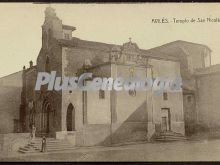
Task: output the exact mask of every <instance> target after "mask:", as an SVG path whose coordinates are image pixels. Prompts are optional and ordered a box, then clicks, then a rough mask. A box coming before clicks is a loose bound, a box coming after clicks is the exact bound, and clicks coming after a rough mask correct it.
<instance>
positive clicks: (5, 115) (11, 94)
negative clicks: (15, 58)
mask: <svg viewBox="0 0 220 165" xmlns="http://www.w3.org/2000/svg"><path fill="white" fill-rule="evenodd" d="M21 90H22V71H20V72H16V73H14V74H11V75H8V76H5V77H2V78H0V97H1V100H0V133H12V132H19V107H20V102H21V98H20V97H21Z"/></svg>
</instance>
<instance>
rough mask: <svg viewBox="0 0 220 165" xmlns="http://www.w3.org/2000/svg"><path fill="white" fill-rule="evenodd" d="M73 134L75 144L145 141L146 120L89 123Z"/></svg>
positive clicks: (99, 144) (100, 144) (102, 144)
mask: <svg viewBox="0 0 220 165" xmlns="http://www.w3.org/2000/svg"><path fill="white" fill-rule="evenodd" d="M75 135H76V137H75V140H76V145H77V146H94V145H98V146H108V145H112V144H117V143H124V142H136V141H144V140H146V141H147V139H148V137H147V122H125V123H114V124H112V125H111V124H90V125H87V126H85V127H84V128H83V130H82V131H76V132H75Z"/></svg>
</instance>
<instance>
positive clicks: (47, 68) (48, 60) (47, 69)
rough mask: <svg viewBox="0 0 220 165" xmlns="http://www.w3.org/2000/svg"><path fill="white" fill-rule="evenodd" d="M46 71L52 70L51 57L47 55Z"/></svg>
mask: <svg viewBox="0 0 220 165" xmlns="http://www.w3.org/2000/svg"><path fill="white" fill-rule="evenodd" d="M45 71H46V72H49V71H50V58H49V57H48V56H47V57H46V64H45Z"/></svg>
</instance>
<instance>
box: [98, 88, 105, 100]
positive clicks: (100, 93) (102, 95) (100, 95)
mask: <svg viewBox="0 0 220 165" xmlns="http://www.w3.org/2000/svg"><path fill="white" fill-rule="evenodd" d="M99 99H105V91H104V90H100V91H99Z"/></svg>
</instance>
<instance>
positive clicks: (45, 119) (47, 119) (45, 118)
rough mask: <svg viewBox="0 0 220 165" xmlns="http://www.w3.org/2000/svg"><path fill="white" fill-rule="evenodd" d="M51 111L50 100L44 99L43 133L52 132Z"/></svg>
mask: <svg viewBox="0 0 220 165" xmlns="http://www.w3.org/2000/svg"><path fill="white" fill-rule="evenodd" d="M50 111H51V106H50V104H49V102H47V101H44V103H43V109H42V124H41V125H42V127H41V130H42V133H49V132H50Z"/></svg>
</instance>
